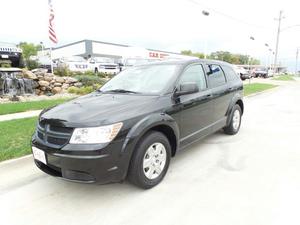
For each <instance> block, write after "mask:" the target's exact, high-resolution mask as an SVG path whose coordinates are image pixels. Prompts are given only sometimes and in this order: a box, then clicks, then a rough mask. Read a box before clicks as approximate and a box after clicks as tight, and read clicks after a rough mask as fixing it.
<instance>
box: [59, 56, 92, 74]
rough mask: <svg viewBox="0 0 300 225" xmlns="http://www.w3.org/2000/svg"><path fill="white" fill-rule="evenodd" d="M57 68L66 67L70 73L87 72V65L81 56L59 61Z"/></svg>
mask: <svg viewBox="0 0 300 225" xmlns="http://www.w3.org/2000/svg"><path fill="white" fill-rule="evenodd" d="M57 67H66V68H68V69H69V70H70V71H72V72H86V71H88V70H89V63H88V62H87V61H86V60H85V59H84V58H83V57H81V56H71V57H63V58H61V59H59V60H58V62H57Z"/></svg>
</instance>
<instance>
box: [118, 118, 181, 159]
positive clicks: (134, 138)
mask: <svg viewBox="0 0 300 225" xmlns="http://www.w3.org/2000/svg"><path fill="white" fill-rule="evenodd" d="M150 131H158V132H161V133H163V134H164V135H165V136H166V137H167V138H168V140H169V142H170V145H171V148H172V156H174V155H175V154H176V151H177V148H178V145H179V128H178V125H177V123H176V121H175V120H174V119H173V118H172V117H171V116H170V115H167V114H164V113H161V114H152V115H149V116H147V117H145V118H143V119H142V120H140V121H138V122H137V123H136V124H135V125H134V126H133V127H132V128H131V129H130V131H129V132H128V134H127V136H126V139H125V142H124V144H123V147H122V152H126V151H128V149H132V153H133V152H134V150H135V148H136V145H137V144H138V143H139V141H140V140H141V139H142V138H143V137H144V136H145V135H146V134H147V133H148V132H150Z"/></svg>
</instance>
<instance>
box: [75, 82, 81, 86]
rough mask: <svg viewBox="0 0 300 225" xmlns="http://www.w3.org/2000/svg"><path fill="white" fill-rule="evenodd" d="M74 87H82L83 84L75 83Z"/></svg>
mask: <svg viewBox="0 0 300 225" xmlns="http://www.w3.org/2000/svg"><path fill="white" fill-rule="evenodd" d="M74 86H75V87H82V83H81V82H78V83H75V84H74Z"/></svg>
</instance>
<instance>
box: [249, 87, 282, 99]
mask: <svg viewBox="0 0 300 225" xmlns="http://www.w3.org/2000/svg"><path fill="white" fill-rule="evenodd" d="M280 87H281V86H279V85H278V86H277V87H273V88H270V89H267V90H264V91H259V92H256V93H253V94H250V95H247V96H244V98H251V97H254V96H256V95H261V94H266V93H268V92H273V91H276V90H277V89H279V88H280Z"/></svg>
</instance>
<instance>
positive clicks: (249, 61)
mask: <svg viewBox="0 0 300 225" xmlns="http://www.w3.org/2000/svg"><path fill="white" fill-rule="evenodd" d="M250 40H252V41H254V40H255V38H254V37H253V36H251V37H250ZM250 59H251V57H250V54H249V56H248V69H249V72H250V63H251V60H250Z"/></svg>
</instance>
